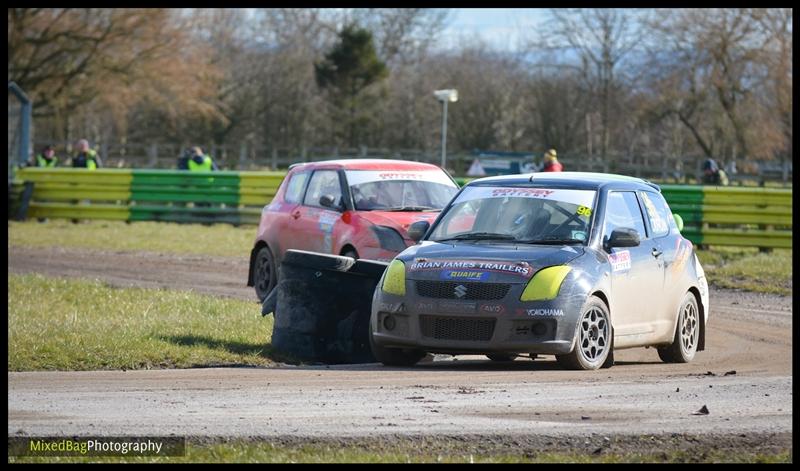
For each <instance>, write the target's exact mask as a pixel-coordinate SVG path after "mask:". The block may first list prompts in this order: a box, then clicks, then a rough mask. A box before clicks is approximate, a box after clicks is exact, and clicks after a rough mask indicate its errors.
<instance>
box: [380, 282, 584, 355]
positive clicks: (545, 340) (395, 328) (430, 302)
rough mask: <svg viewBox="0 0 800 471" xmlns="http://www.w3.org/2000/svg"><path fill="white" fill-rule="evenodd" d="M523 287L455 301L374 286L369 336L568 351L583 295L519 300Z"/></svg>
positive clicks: (447, 346)
mask: <svg viewBox="0 0 800 471" xmlns="http://www.w3.org/2000/svg"><path fill="white" fill-rule="evenodd" d="M409 285H413V282H412V283H409ZM410 287H411V286H410ZM523 288H524V286H523V285H519V286H518V287H515V288H514V289H511V290H510V292H509V293H508V295H507V296H506V297H504V299H502V300H492V301H482V300H471V301H460V300H459V301H456V300H451V299H433V298H430V297H423V296H419V295H418V294H416V293H414V292H411V294H408V293H409V292H408V291H407V294H406V296H396V295H392V294H389V293H386V292H384V291H383V290H381V289H380V287H379V288H378V289H377V290H376V291H375V296H374V299H373V305H372V318H371V322H370V328H371V329H372V333H373V340H374V341H375V343H377V344H378V345H381V346H383V347H389V348H414V349H420V350H424V351H427V352H432V353H450V354H488V353H537V354H555V355H561V354H566V353H569V352H570V351H571V350H572V343H573V339H574V338H575V330H576V328H577V319H578V316H579V311H580V308H581V305H582V300H581V301H580V302H578V300H574V299H571V298H570V299H568V300H566V301H565V300H564V299H556V300H553V301H538V302H521V301H519V296H520V294H521V291H522V289H523Z"/></svg>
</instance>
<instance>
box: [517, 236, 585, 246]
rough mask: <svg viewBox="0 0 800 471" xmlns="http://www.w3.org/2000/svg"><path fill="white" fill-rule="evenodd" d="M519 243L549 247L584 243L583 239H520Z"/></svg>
mask: <svg viewBox="0 0 800 471" xmlns="http://www.w3.org/2000/svg"><path fill="white" fill-rule="evenodd" d="M517 242H519V243H520V244H548V245H560V244H582V243H583V242H584V241H583V240H581V239H546V238H545V239H518V240H517Z"/></svg>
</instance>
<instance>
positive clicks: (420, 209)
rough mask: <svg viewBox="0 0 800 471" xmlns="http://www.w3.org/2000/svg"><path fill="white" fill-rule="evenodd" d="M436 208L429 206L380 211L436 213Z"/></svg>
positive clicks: (402, 207) (399, 207)
mask: <svg viewBox="0 0 800 471" xmlns="http://www.w3.org/2000/svg"><path fill="white" fill-rule="evenodd" d="M438 210H439V209H438V208H433V207H431V206H398V207H396V208H384V209H381V210H380V211H438Z"/></svg>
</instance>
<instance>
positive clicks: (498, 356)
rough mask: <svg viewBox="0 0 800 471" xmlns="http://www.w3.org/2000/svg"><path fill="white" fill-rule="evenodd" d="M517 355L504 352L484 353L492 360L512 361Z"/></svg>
mask: <svg viewBox="0 0 800 471" xmlns="http://www.w3.org/2000/svg"><path fill="white" fill-rule="evenodd" d="M517 356H518V355H515V354H506V353H490V354H489V355H486V357H487V358H489V359H490V360H492V361H514V358H517Z"/></svg>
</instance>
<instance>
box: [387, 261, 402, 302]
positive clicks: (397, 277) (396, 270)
mask: <svg viewBox="0 0 800 471" xmlns="http://www.w3.org/2000/svg"><path fill="white" fill-rule="evenodd" d="M381 289H382V290H384V291H385V292H387V293H389V294H396V295H397V296H405V294H406V265H405V264H404V263H403V262H401V261H400V260H393V261H392V263H390V264H389V268H387V269H386V276H384V277H383V286H381Z"/></svg>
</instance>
